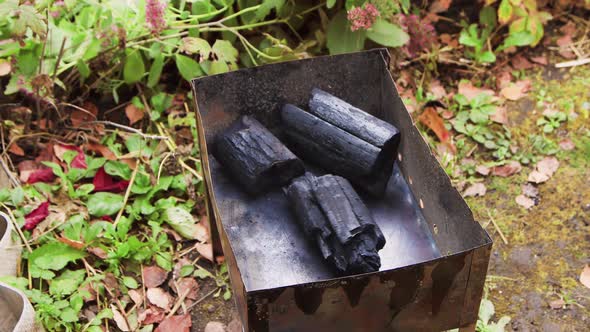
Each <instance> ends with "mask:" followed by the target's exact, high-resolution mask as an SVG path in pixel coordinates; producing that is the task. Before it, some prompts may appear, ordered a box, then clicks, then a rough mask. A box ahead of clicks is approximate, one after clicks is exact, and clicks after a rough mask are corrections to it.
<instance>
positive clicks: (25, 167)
mask: <svg viewBox="0 0 590 332" xmlns="http://www.w3.org/2000/svg"><path fill="white" fill-rule="evenodd" d="M16 167H17V168H18V174H19V178H20V180H21V182H24V183H26V182H27V181H28V180H29V177H30V176H31V174H32V173H33V172H34V171H36V170H38V169H39V168H40V167H41V166H40V165H39V164H38V163H37V162H35V161H33V160H23V161H21V162H20V163H18V165H17V166H16Z"/></svg>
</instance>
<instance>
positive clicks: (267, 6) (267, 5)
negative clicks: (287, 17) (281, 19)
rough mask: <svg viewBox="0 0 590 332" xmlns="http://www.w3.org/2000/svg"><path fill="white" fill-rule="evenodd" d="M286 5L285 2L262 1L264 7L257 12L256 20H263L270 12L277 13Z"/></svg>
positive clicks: (276, 0)
mask: <svg viewBox="0 0 590 332" xmlns="http://www.w3.org/2000/svg"><path fill="white" fill-rule="evenodd" d="M284 5H285V0H262V5H261V6H260V8H259V9H258V10H257V11H256V19H257V20H262V19H263V18H265V17H266V16H268V14H270V11H271V10H273V9H275V10H276V11H277V12H278V11H279V10H281V8H282V7H283V6H284Z"/></svg>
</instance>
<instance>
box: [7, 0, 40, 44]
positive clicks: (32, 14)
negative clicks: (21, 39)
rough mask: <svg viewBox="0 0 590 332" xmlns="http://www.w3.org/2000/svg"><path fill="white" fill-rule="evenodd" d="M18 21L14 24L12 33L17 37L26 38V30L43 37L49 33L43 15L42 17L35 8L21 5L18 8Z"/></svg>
mask: <svg viewBox="0 0 590 332" xmlns="http://www.w3.org/2000/svg"><path fill="white" fill-rule="evenodd" d="M18 12H19V15H18V19H17V20H16V21H15V22H14V26H13V28H12V33H13V34H15V35H17V36H24V35H25V33H26V29H27V27H28V28H31V30H32V31H33V32H34V33H36V34H37V35H39V36H41V37H45V34H46V32H47V25H46V24H45V20H44V17H43V15H41V14H40V13H39V12H38V11H37V9H35V7H33V6H30V5H21V6H19V7H18Z"/></svg>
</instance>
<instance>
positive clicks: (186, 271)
mask: <svg viewBox="0 0 590 332" xmlns="http://www.w3.org/2000/svg"><path fill="white" fill-rule="evenodd" d="M194 270H195V267H194V266H192V265H183V266H182V267H181V268H180V275H181V276H182V277H188V276H189V275H191V274H192V273H193V271H194ZM22 279H24V278H22ZM24 287H27V279H24Z"/></svg>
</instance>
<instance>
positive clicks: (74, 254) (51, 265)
mask: <svg viewBox="0 0 590 332" xmlns="http://www.w3.org/2000/svg"><path fill="white" fill-rule="evenodd" d="M85 256H86V253H85V252H84V251H80V250H77V249H74V248H72V247H70V246H68V245H67V244H65V243H61V242H52V243H48V244H45V245H43V246H41V247H38V248H37V249H35V250H33V252H32V253H31V254H30V255H29V263H30V265H31V276H32V277H34V278H39V277H46V276H48V275H54V274H53V273H44V272H47V270H54V271H58V270H61V269H63V268H64V267H65V266H66V265H67V264H68V263H69V262H73V261H75V260H77V259H80V258H83V257H85ZM49 272H50V271H49Z"/></svg>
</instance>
